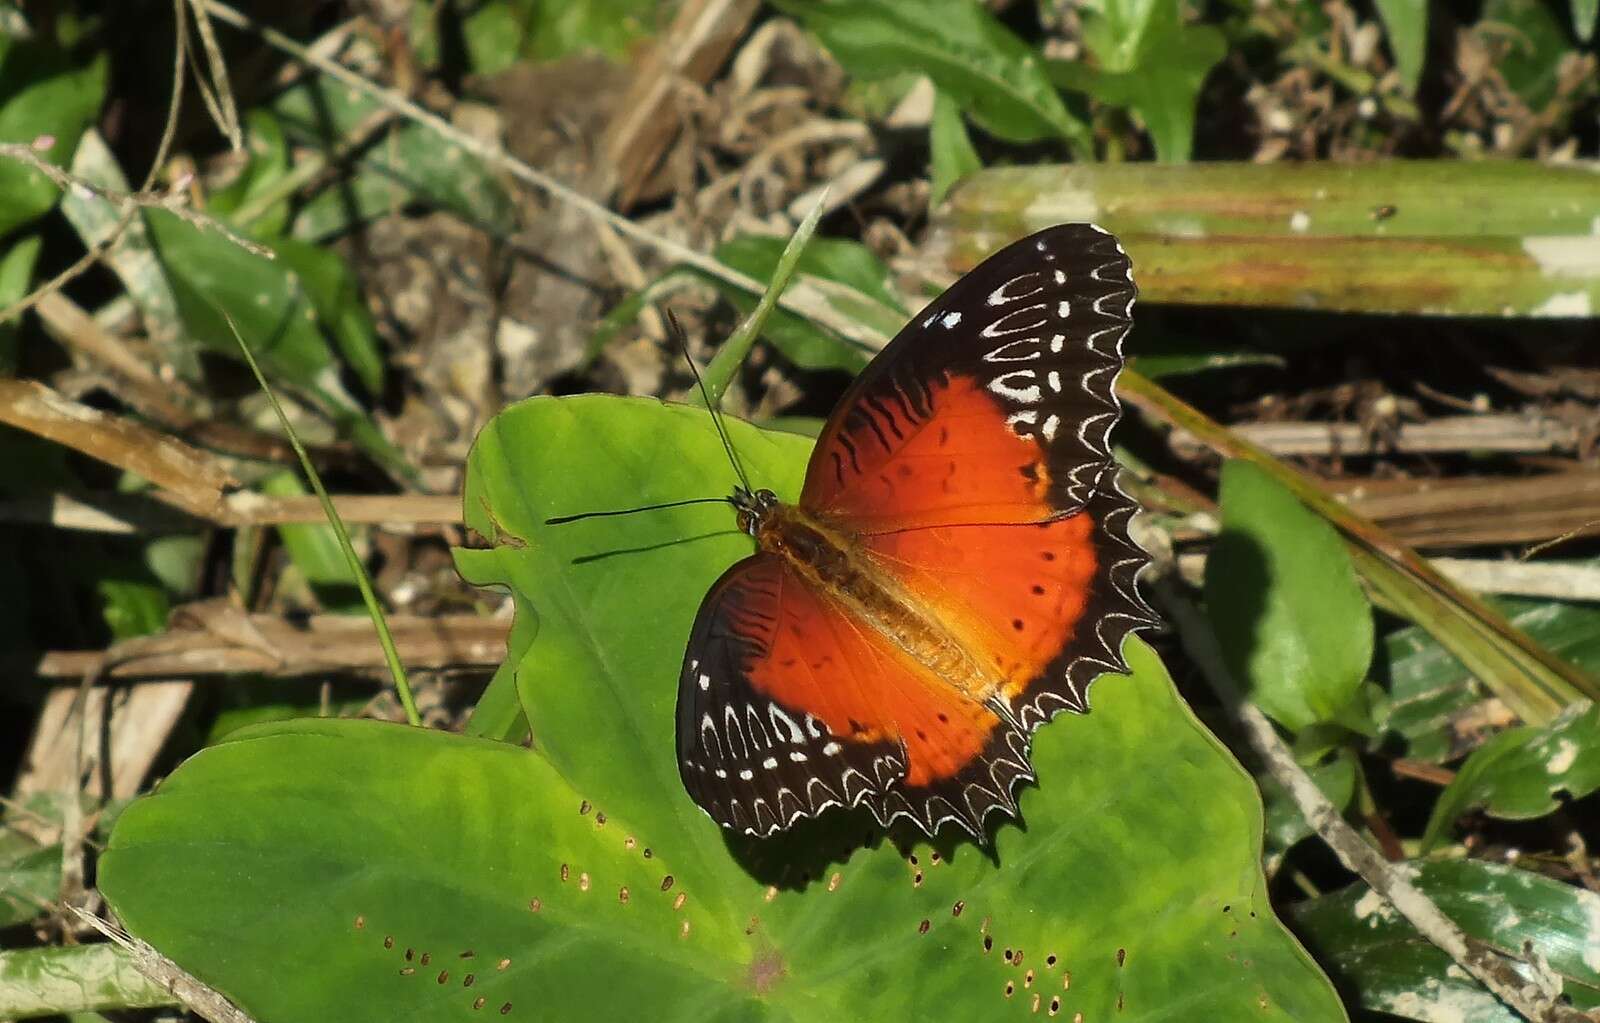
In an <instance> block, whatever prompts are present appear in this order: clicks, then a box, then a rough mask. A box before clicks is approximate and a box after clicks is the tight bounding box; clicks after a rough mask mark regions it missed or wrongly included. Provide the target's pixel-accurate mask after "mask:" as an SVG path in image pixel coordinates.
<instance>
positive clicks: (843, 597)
mask: <svg viewBox="0 0 1600 1023" xmlns="http://www.w3.org/2000/svg"><path fill="white" fill-rule="evenodd" d="M762 494H769V492H767V491H760V492H758V494H757V495H756V496H757V498H758V501H759V497H760V495H762ZM741 510H742V511H744V512H745V513H746V514H747V515H748V516H749V527H750V528H749V529H748V530H747V531H748V532H749V533H750V534H751V535H752V536H754V537H755V539H756V543H757V545H758V546H759V547H760V548H761V549H762V550H763V551H768V552H770V553H773V554H776V555H778V556H779V557H782V558H783V559H784V560H785V561H787V562H788V563H789V564H790V565H791V566H792V567H793V568H794V569H795V571H796V572H798V573H799V574H800V575H801V576H802V577H803V578H805V579H806V580H807V581H808V582H810V583H811V584H812V585H813V586H815V587H816V588H817V589H818V590H820V591H821V592H823V593H826V594H827V595H828V596H829V597H831V598H832V599H834V600H835V601H837V602H839V603H840V604H842V605H844V606H845V607H846V608H848V609H849V610H850V611H852V612H854V615H855V618H856V620H859V621H864V622H866V623H868V624H870V625H871V626H872V627H873V628H875V629H876V630H878V631H879V632H881V633H882V634H883V635H885V636H887V637H888V638H889V639H890V640H891V641H892V642H893V643H894V644H895V646H897V647H899V648H900V649H901V650H903V651H905V653H906V654H907V655H909V656H910V657H911V658H913V659H914V660H916V661H918V662H920V663H922V664H924V665H926V666H927V667H928V668H929V669H931V670H932V672H933V674H934V675H935V676H936V677H938V678H940V679H942V680H944V681H946V682H947V683H949V684H950V685H951V686H952V687H954V688H955V689H957V690H959V691H961V692H962V693H963V694H964V695H966V696H968V697H969V698H971V699H972V700H974V701H977V702H983V701H986V700H988V699H989V698H990V697H991V696H992V695H993V694H994V693H995V692H996V691H997V690H999V688H1000V687H1001V685H1002V684H1003V679H1001V678H1000V677H999V676H998V675H995V674H994V673H992V672H990V671H988V670H986V669H985V668H984V666H983V664H982V662H980V661H979V660H978V659H977V658H975V657H974V656H972V654H971V653H970V652H969V651H968V649H967V647H966V646H965V645H964V644H962V642H961V641H960V640H959V639H958V638H957V637H956V636H955V635H954V634H953V633H952V632H951V631H950V630H949V629H948V628H946V627H945V626H944V624H943V623H941V622H940V621H939V620H938V619H937V618H936V617H933V616H932V615H930V614H928V613H927V612H926V611H925V610H923V609H922V608H921V607H919V606H918V603H917V602H916V601H914V600H913V599H912V598H911V595H910V594H908V593H906V592H905V589H904V587H903V586H901V585H900V584H898V583H897V582H896V581H895V580H894V579H893V578H892V577H890V576H889V575H888V574H887V573H885V572H884V571H883V569H882V568H880V567H879V566H878V565H877V564H876V562H874V561H873V560H872V558H871V556H870V555H869V554H867V553H866V551H865V549H864V548H863V547H862V545H861V544H859V543H858V542H856V541H855V540H854V539H852V538H851V536H850V535H849V534H848V533H846V532H844V531H843V530H840V529H838V528H837V527H835V526H833V525H831V524H830V523H828V522H827V521H825V520H823V519H821V518H819V517H817V516H814V515H812V514H810V513H808V512H807V511H806V510H805V509H804V508H801V507H800V506H798V505H792V504H783V503H782V502H779V501H778V500H777V499H776V498H775V497H769V498H768V499H767V500H766V501H762V502H760V503H759V504H756V505H751V506H747V507H745V508H742V509H741Z"/></svg>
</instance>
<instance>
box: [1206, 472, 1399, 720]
mask: <svg viewBox="0 0 1600 1023" xmlns="http://www.w3.org/2000/svg"><path fill="white" fill-rule="evenodd" d="M1221 496H1222V534H1221V535H1220V536H1219V537H1218V538H1217V543H1216V545H1215V547H1214V548H1213V549H1212V552H1211V556H1210V557H1208V558H1207V559H1206V587H1205V588H1206V607H1207V611H1208V613H1209V615H1210V617H1211V621H1212V622H1213V624H1214V625H1215V626H1216V630H1217V639H1218V640H1219V641H1220V642H1221V644H1222V652H1223V655H1224V657H1225V658H1226V659H1227V661H1228V666H1229V668H1231V669H1232V671H1233V673H1234V675H1235V676H1236V677H1237V678H1238V679H1239V680H1240V681H1241V682H1242V683H1243V684H1244V685H1245V686H1246V687H1247V688H1248V690H1249V696H1250V698H1251V699H1252V700H1254V701H1255V702H1256V703H1257V704H1259V705H1260V707H1261V709H1262V710H1264V711H1266V712H1267V714H1269V715H1270V716H1271V717H1272V718H1273V719H1274V720H1275V721H1277V722H1279V723H1280V724H1282V725H1284V726H1286V727H1288V728H1290V729H1292V730H1299V729H1302V728H1305V727H1307V726H1308V725H1313V724H1318V723H1322V722H1330V721H1335V720H1340V719H1341V716H1342V715H1344V714H1345V713H1346V712H1347V711H1348V710H1349V709H1350V704H1351V700H1352V698H1353V697H1354V696H1355V694H1356V692H1357V690H1358V689H1359V687H1360V685H1361V680H1362V679H1363V678H1365V677H1366V672H1367V666H1368V664H1369V663H1370V662H1371V660H1372V609H1371V607H1370V606H1369V605H1368V604H1367V599H1366V597H1365V596H1364V595H1363V594H1362V592H1361V587H1360V584H1358V583H1357V582H1356V576H1355V571H1354V569H1352V568H1351V566H1350V558H1349V555H1347V554H1346V553H1345V549H1344V544H1343V542H1342V541H1341V540H1340V539H1339V537H1338V534H1336V533H1335V532H1334V530H1333V527H1332V526H1330V525H1328V524H1327V523H1326V522H1325V521H1323V520H1322V519H1320V518H1318V517H1317V516H1316V515H1314V514H1312V513H1311V512H1310V511H1308V510H1307V509H1306V508H1305V506H1304V505H1302V504H1301V503H1300V502H1299V501H1297V500H1296V499H1295V497H1294V495H1293V494H1291V493H1289V491H1288V490H1286V489H1285V488H1284V487H1283V486H1282V485H1281V484H1279V483H1277V482H1275V481H1274V480H1273V479H1272V478H1271V477H1269V476H1267V474H1266V473H1264V472H1262V471H1261V470H1260V469H1258V468H1256V467H1255V466H1253V465H1250V464H1249V463H1247V462H1240V461H1230V462H1228V463H1227V464H1225V465H1224V466H1223V467H1222V495H1221Z"/></svg>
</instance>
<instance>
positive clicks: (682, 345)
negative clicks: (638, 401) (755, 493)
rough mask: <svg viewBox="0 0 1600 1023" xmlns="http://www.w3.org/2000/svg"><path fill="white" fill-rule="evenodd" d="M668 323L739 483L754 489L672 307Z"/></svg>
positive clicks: (668, 312) (747, 488)
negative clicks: (695, 362) (704, 401)
mask: <svg viewBox="0 0 1600 1023" xmlns="http://www.w3.org/2000/svg"><path fill="white" fill-rule="evenodd" d="M666 314H667V323H668V325H669V327H670V328H671V331H672V339H673V340H674V341H676V342H678V349H679V351H681V352H683V361H685V362H687V363H688V364H689V372H690V373H693V374H694V382H695V386H697V387H699V388H700V396H701V397H702V398H704V399H705V400H706V411H707V412H709V413H711V425H712V426H715V427H716V428H717V436H718V437H719V438H720V439H721V440H722V450H724V451H726V452H727V453H728V464H730V465H732V466H733V471H734V474H735V475H736V476H738V477H739V483H740V484H741V485H742V486H743V487H744V489H745V490H746V491H749V490H751V489H753V488H752V487H751V486H750V477H748V476H746V475H745V473H744V466H743V465H742V464H740V462H739V454H738V452H736V451H734V449H733V441H731V440H730V439H728V431H727V430H726V429H725V428H724V427H723V425H722V413H721V412H719V411H718V410H717V406H716V403H715V402H713V401H712V400H711V392H710V390H708V389H707V388H706V382H705V379H704V378H703V377H701V376H700V367H698V366H696V365H695V364H694V356H692V355H690V354H689V335H688V334H687V333H686V332H685V331H684V329H683V325H682V324H680V323H679V322H678V318H677V316H675V315H673V312H672V310H671V309H668V310H666Z"/></svg>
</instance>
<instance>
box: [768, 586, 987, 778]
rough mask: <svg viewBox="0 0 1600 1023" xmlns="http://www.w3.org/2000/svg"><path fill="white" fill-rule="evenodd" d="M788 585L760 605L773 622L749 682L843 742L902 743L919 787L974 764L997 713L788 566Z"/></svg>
mask: <svg viewBox="0 0 1600 1023" xmlns="http://www.w3.org/2000/svg"><path fill="white" fill-rule="evenodd" d="M782 579H783V582H782V584H781V585H780V586H779V587H778V588H777V589H776V592H775V593H773V594H772V596H771V598H770V600H767V601H763V605H764V606H762V607H759V608H757V610H759V611H760V612H761V614H762V618H763V620H766V621H770V622H771V624H770V627H769V628H768V629H767V631H766V632H765V633H764V635H762V636H761V637H759V638H760V641H761V645H762V646H763V647H764V650H765V652H764V653H763V654H761V655H758V656H753V657H752V658H751V659H750V660H749V661H748V662H747V663H746V664H745V665H744V667H745V672H746V677H747V678H748V679H749V681H750V683H751V685H752V686H754V687H755V688H756V689H757V690H759V691H760V692H762V693H763V694H765V695H767V696H769V697H771V698H772V699H774V700H777V701H778V702H779V703H781V704H783V705H785V706H788V707H792V708H795V709H797V710H803V711H804V712H806V713H808V714H811V715H812V716H813V717H815V718H816V719H817V720H818V721H820V722H822V724H823V725H824V726H825V727H826V728H827V729H828V731H829V732H831V733H832V734H833V735H834V736H835V737H836V738H837V739H838V741H840V742H842V743H848V742H851V741H857V742H876V741H881V740H889V741H898V742H900V743H901V744H902V745H903V746H904V747H905V749H906V757H907V764H906V777H905V782H904V784H905V785H907V786H909V787H912V788H917V787H922V786H927V785H931V784H935V783H937V782H939V781H941V780H943V779H946V778H949V777H951V776H953V775H955V774H957V773H958V772H960V771H961V770H962V769H963V768H965V767H966V766H968V765H969V764H971V763H972V761H973V760H974V759H975V758H977V757H978V756H979V755H980V754H981V753H982V752H983V749H984V747H985V745H986V744H987V742H988V739H989V736H990V733H991V732H992V731H993V730H994V728H995V726H996V725H997V724H998V723H999V719H998V718H996V717H995V715H994V713H993V712H992V711H991V710H989V709H988V708H987V707H984V706H982V705H980V704H977V703H974V702H973V701H971V700H970V699H967V698H966V697H965V696H963V695H962V694H961V693H960V692H959V691H957V690H956V689H954V688H953V687H952V686H950V685H949V684H948V683H946V682H945V681H943V680H941V679H939V678H937V677H935V676H934V675H933V673H932V672H930V671H929V670H928V669H927V668H926V667H924V666H923V665H921V664H919V663H918V662H916V661H915V660H913V659H912V658H911V657H909V656H908V655H907V654H906V653H905V652H904V651H902V650H900V648H899V647H897V646H895V645H894V644H893V643H892V642H890V641H889V640H888V639H887V638H885V637H884V636H883V635H882V634H880V633H878V632H877V631H876V630H874V629H872V628H871V627H870V626H867V625H865V624H860V623H857V622H855V621H853V620H852V619H851V618H850V616H849V615H848V614H847V613H846V610H845V608H844V607H843V606H842V605H840V604H838V603H836V602H834V601H833V600H832V599H831V598H828V597H825V596H822V595H820V594H818V593H816V592H815V591H814V590H812V589H811V588H810V587H808V586H806V585H805V584H804V583H803V581H802V580H801V579H800V577H799V576H797V575H795V574H794V573H793V571H792V570H790V569H788V568H787V567H785V569H784V572H783V576H782Z"/></svg>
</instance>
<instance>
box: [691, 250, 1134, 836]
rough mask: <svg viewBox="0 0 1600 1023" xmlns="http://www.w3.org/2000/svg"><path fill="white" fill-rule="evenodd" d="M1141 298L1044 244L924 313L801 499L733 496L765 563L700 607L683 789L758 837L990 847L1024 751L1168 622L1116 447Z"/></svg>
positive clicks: (877, 367)
mask: <svg viewBox="0 0 1600 1023" xmlns="http://www.w3.org/2000/svg"><path fill="white" fill-rule="evenodd" d="M1133 295H1134V289H1133V284H1132V279H1131V277H1130V275H1129V264H1128V260H1127V257H1126V256H1125V255H1124V254H1123V253H1122V249H1121V247H1120V246H1119V245H1117V243H1116V239H1114V238H1112V237H1111V236H1110V235H1109V234H1107V233H1106V232H1104V231H1101V230H1100V229H1099V228H1095V227H1093V226H1091V225H1083V224H1070V225H1062V226H1060V227H1056V228H1051V229H1048V230H1046V231H1043V232H1040V233H1039V234H1037V235H1034V236H1032V237H1030V238H1026V239H1024V240H1022V241H1020V242H1017V243H1015V244H1013V245H1011V246H1009V247H1008V248H1006V249H1004V250H1002V251H1001V252H1000V253H998V254H996V255H995V256H993V257H991V258H990V259H989V260H987V261H985V262H984V263H983V264H982V265H980V266H979V267H977V268H976V269H974V270H973V271H972V272H971V273H969V274H968V275H967V276H966V277H964V278H962V279H961V280H960V281H958V282H957V283H956V284H955V285H954V286H953V287H951V288H950V289H949V290H948V291H946V292H945V293H944V295H942V296H941V297H940V298H938V299H936V300H935V301H934V302H933V303H932V304H931V305H930V306H929V307H928V308H927V309H925V310H923V311H922V312H921V313H919V314H918V315H917V316H916V317H915V318H913V320H912V322H911V323H910V324H908V325H907V327H906V328H905V329H904V330H903V331H902V332H901V333H900V334H899V335H898V336H897V337H896V338H895V340H894V341H892V342H891V343H890V344H889V346H888V347H886V348H885V349H884V351H883V352H882V353H880V354H879V356H878V357H877V358H876V359H874V360H873V361H872V363H871V364H869V365H868V366H867V368H866V369H865V370H864V371H863V372H862V374H861V375H860V376H859V377H858V378H857V380H856V382H855V383H854V384H853V385H852V387H851V388H850V390H849V391H848V392H847V393H846V395H845V396H844V398H842V399H841V401H840V403H839V406H838V407H837V409H836V410H835V412H834V414H833V415H832V416H831V417H830V418H829V419H828V422H827V424H826V425H825V426H824V428H823V431H822V433H821V435H820V436H819V437H818V440H817V445H816V448H815V449H814V451H813V453H812V457H811V462H810V464H809V466H808V467H807V471H806V478H805V485H804V487H803V489H802V492H801V494H800V496H799V499H798V500H797V501H796V502H795V503H793V504H786V503H784V502H782V501H780V500H778V498H777V497H776V496H775V495H774V494H773V493H772V492H770V491H765V490H755V491H750V490H744V489H737V490H736V491H735V493H734V496H733V499H732V500H733V504H734V505H735V507H736V508H737V509H738V517H739V525H740V528H741V529H742V530H744V531H745V532H746V533H748V534H749V535H750V536H751V537H752V538H754V540H755V546H756V551H755V553H754V554H752V555H751V556H750V557H747V558H745V559H744V560H742V561H740V562H738V563H737V564H735V565H734V566H732V567H731V568H730V569H729V570H728V571H727V572H726V573H724V575H723V576H722V578H721V579H720V580H718V581H717V583H716V584H715V585H714V586H713V587H712V588H711V590H710V592H709V593H708V594H707V596H706V599H705V601H704V603H703V604H702V606H701V610H700V614H699V616H698V617H697V619H696V621H695V626H694V629H693V631H692V633H691V635H690V639H689V644H688V650H687V652H686V655H685V658H684V669H683V674H682V677H681V682H680V687H679V697H678V759H679V773H680V775H681V777H682V779H683V782H684V786H685V788H686V789H687V790H688V792H689V794H690V795H691V796H692V797H693V798H694V799H695V801H696V802H697V803H699V805H700V806H701V807H702V808H703V809H704V810H705V811H706V812H707V813H708V814H709V815H710V816H711V817H712V818H713V819H714V820H716V821H717V822H718V823H720V824H722V825H723V826H724V827H727V828H730V829H733V830H736V831H740V832H744V833H746V834H751V835H757V836H764V835H770V834H772V833H774V832H776V831H778V830H781V829H783V828H786V827H788V826H790V825H791V824H793V823H795V822H796V821H798V820H800V819H802V818H806V817H811V816H815V815H816V814H819V813H821V812H823V811H824V810H826V809H828V808H829V807H832V806H865V807H867V808H868V809H870V810H871V811H872V813H873V814H874V815H875V816H876V817H877V818H878V820H879V821H881V822H883V823H884V824H889V823H891V822H893V821H896V820H900V819H905V820H909V821H910V822H911V823H912V824H914V825H915V826H916V827H918V828H920V829H921V830H922V831H924V832H926V833H928V834H932V833H933V832H935V831H936V830H938V829H939V827H941V826H942V825H943V824H945V823H953V824H955V825H956V826H958V827H960V828H961V829H963V830H965V831H967V832H969V833H971V834H973V835H981V834H982V833H983V831H984V822H985V821H986V819H987V818H988V817H989V815H990V814H993V813H1000V814H1003V815H1008V816H1017V814H1018V810H1017V805H1016V798H1015V790H1016V787H1017V786H1018V785H1019V784H1020V783H1021V782H1023V781H1025V780H1031V779H1032V778H1033V772H1032V768H1031V766H1030V763H1029V743H1030V737H1031V735H1032V733H1033V732H1034V730H1036V729H1037V728H1038V727H1039V726H1040V725H1042V724H1043V723H1044V722H1045V721H1048V720H1049V719H1050V718H1051V717H1053V716H1054V715H1055V714H1056V713H1058V712H1060V711H1062V710H1071V711H1076V712H1080V713H1081V712H1085V711H1087V710H1088V698H1087V692H1088V687H1089V683H1090V682H1091V681H1093V679H1094V678H1095V677H1097V676H1098V675H1100V674H1102V673H1105V672H1117V671H1126V667H1125V663H1124V662H1123V660H1122V656H1121V641H1122V639H1123V638H1124V637H1125V636H1126V635H1127V634H1128V633H1129V632H1131V631H1133V630H1135V629H1140V628H1147V627H1149V626H1151V625H1153V624H1154V623H1155V618H1154V616H1153V615H1152V614H1151V613H1150V610H1149V608H1148V607H1147V606H1146V605H1145V604H1144V602H1143V600H1142V599H1140V597H1139V594H1138V591H1137V587H1136V577H1137V575H1138V573H1139V571H1140V570H1141V569H1142V568H1143V567H1144V565H1145V564H1146V563H1147V562H1148V560H1149V559H1148V558H1147V557H1146V556H1145V554H1144V552H1143V551H1142V550H1140V549H1139V547H1138V545H1137V544H1135V543H1133V541H1132V540H1131V539H1130V538H1129V537H1128V532H1127V529H1128V522H1129V521H1130V520H1131V518H1132V517H1133V515H1134V513H1135V511H1136V510H1137V508H1136V506H1135V505H1134V503H1133V502H1132V501H1131V500H1129V499H1128V498H1127V497H1126V496H1125V495H1123V493H1122V492H1121V490H1120V489H1118V488H1117V485H1116V472H1115V467H1114V463H1113V461H1112V459H1111V453H1110V447H1109V435H1110V430H1111V427H1112V425H1113V424H1114V423H1115V422H1116V419H1117V416H1118V411H1119V410H1118V406H1117V402H1116V398H1115V396H1114V394H1113V392H1112V385H1113V383H1114V380H1115V377H1116V374H1117V372H1118V370H1120V368H1121V366H1122V355H1121V350H1120V345H1121V341H1122V338H1123V336H1124V335H1125V334H1126V333H1127V331H1128V329H1129V327H1130V326H1131V319H1130V309H1131V307H1132V302H1133Z"/></svg>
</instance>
